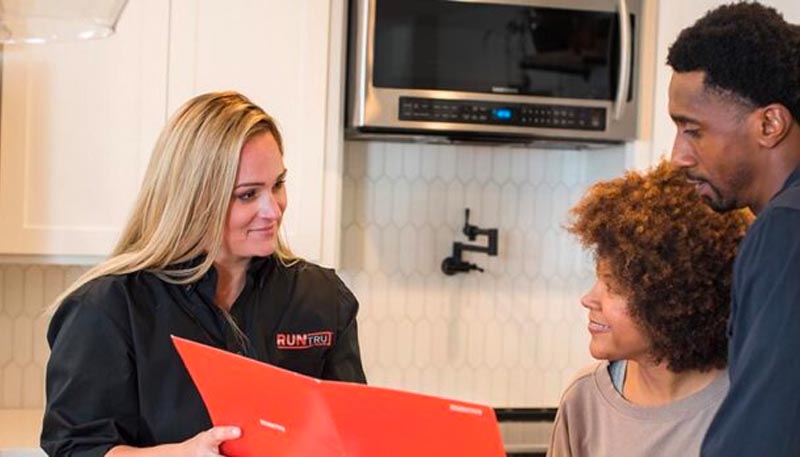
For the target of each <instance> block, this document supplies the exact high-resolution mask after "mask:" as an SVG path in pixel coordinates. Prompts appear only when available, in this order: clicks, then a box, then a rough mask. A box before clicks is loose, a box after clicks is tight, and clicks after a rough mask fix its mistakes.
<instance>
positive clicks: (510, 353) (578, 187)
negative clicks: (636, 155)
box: [339, 142, 625, 407]
mask: <svg viewBox="0 0 800 457" xmlns="http://www.w3.org/2000/svg"><path fill="white" fill-rule="evenodd" d="M624 162H625V153H624V148H623V147H621V146H617V147H609V148H607V149H594V150H556V149H546V150H539V149H531V148H521V147H508V146H491V147H489V146H465V145H457V146H453V145H430V144H413V143H408V144H402V143H382V142H348V143H347V144H346V152H345V176H344V182H343V203H342V256H341V258H342V261H341V268H340V270H339V273H340V274H341V276H342V277H343V278H344V280H345V282H346V283H347V284H348V285H349V286H350V287H351V288H352V289H353V292H354V293H355V294H356V296H357V297H358V299H359V301H360V303H361V309H360V314H359V316H360V318H359V331H360V335H361V337H360V340H361V348H362V356H363V359H364V365H365V369H366V371H367V376H368V378H369V381H370V383H371V384H374V385H380V386H386V387H394V388H401V389H408V390H413V391H418V392H423V393H428V394H433V395H444V396H451V397H457V398H460V399H463V400H470V401H477V402H482V403H488V404H491V405H494V406H516V407H520V406H527V407H539V406H556V405H557V404H558V400H559V397H560V394H561V390H562V389H563V387H564V386H565V384H566V383H567V382H568V381H569V379H570V378H571V377H572V375H573V374H574V373H575V371H576V370H578V369H579V368H581V367H582V366H583V365H585V364H587V363H589V362H590V361H591V358H590V356H589V353H588V347H587V345H588V334H587V331H586V313H585V311H584V310H583V308H581V306H580V304H579V298H580V296H581V295H582V293H583V292H584V291H585V290H586V289H587V288H588V287H589V286H590V285H591V282H592V280H593V277H594V266H593V264H592V260H591V257H590V255H588V254H587V253H585V252H583V251H582V249H581V248H580V246H579V245H578V244H577V243H576V242H575V241H574V240H573V239H572V238H571V237H570V236H569V235H568V234H567V233H566V232H565V231H564V230H563V229H562V226H563V224H564V223H565V221H566V216H567V211H568V210H569V208H570V207H571V206H572V205H573V204H574V203H575V202H576V201H577V200H578V199H579V198H580V196H581V195H582V194H583V192H584V191H585V190H586V188H587V187H588V185H589V184H591V183H593V182H595V181H597V180H601V179H608V178H611V177H615V176H617V175H619V174H620V173H621V172H622V171H623V169H624ZM466 207H469V208H470V210H471V215H470V222H471V223H472V224H476V225H478V226H481V227H483V228H498V229H499V255H498V256H497V257H487V256H486V255H483V254H475V253H467V254H465V258H466V259H467V260H468V261H471V262H475V263H477V264H478V265H480V266H481V267H483V268H484V269H485V270H486V271H485V272H484V273H478V272H471V273H468V274H460V275H456V276H451V277H448V276H445V275H444V274H443V273H442V272H441V271H440V264H441V262H442V260H443V259H444V258H445V257H447V256H448V255H450V252H451V249H452V243H453V241H463V242H468V241H467V239H466V237H464V235H463V234H462V233H461V228H462V226H463V224H464V208H466ZM475 243H480V244H485V243H486V238H485V237H479V238H478V240H476V242H475Z"/></svg>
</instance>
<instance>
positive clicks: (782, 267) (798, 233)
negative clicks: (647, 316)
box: [701, 171, 800, 457]
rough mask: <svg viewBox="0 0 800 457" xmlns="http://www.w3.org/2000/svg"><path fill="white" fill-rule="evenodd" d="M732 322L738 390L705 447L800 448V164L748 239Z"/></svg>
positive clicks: (776, 455) (776, 453) (722, 451)
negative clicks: (799, 167)
mask: <svg viewBox="0 0 800 457" xmlns="http://www.w3.org/2000/svg"><path fill="white" fill-rule="evenodd" d="M728 330H729V337H730V341H729V344H728V361H729V374H730V381H731V384H730V391H729V392H728V395H727V397H726V398H725V400H724V401H723V403H722V405H721V406H720V409H719V411H718V412H717V415H716V416H715V417H714V420H713V421H712V423H711V427H710V428H709V430H708V433H707V434H706V438H705V440H704V442H703V448H702V452H701V455H703V456H706V457H711V456H714V457H716V456H720V457H723V456H724V457H729V456H739V455H741V456H769V457H782V456H798V455H800V390H798V389H799V388H800V171H795V172H794V173H792V175H791V176H789V178H788V179H787V181H786V183H785V184H784V186H783V188H782V189H781V190H780V191H779V192H778V194H777V195H775V197H773V198H772V200H771V201H770V202H769V204H768V205H767V207H766V208H765V209H764V210H763V211H762V212H761V213H760V214H759V215H758V218H757V219H756V221H755V222H754V223H753V225H752V226H751V227H750V229H749V230H748V232H747V235H746V236H745V238H744V240H743V241H742V245H741V247H740V249H739V253H738V255H737V257H736V262H735V264H734V270H733V293H732V303H731V320H730V323H729V326H728Z"/></svg>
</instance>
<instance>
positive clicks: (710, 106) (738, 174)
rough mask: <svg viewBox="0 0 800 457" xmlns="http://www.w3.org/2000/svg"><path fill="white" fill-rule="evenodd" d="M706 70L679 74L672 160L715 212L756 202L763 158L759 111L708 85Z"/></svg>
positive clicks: (673, 91)
mask: <svg viewBox="0 0 800 457" xmlns="http://www.w3.org/2000/svg"><path fill="white" fill-rule="evenodd" d="M704 80H705V73H703V72H700V71H691V72H685V73H678V72H676V73H674V74H673V75H672V80H671V82H670V86H669V113H670V116H671V117H672V119H673V120H674V121H675V125H676V126H677V133H676V135H675V142H674V144H673V146H672V163H673V165H675V166H676V167H678V168H681V169H683V170H684V171H685V173H686V175H687V177H688V179H689V182H691V183H692V184H694V185H695V188H696V190H697V192H698V193H699V194H700V196H701V197H703V199H704V200H705V201H706V202H707V203H708V204H709V206H711V207H712V208H713V209H714V210H715V211H719V212H725V211H730V210H732V209H736V208H743V207H745V206H749V205H751V204H752V198H751V195H750V193H751V189H750V188H751V187H752V183H753V180H754V170H755V161H756V160H757V159H758V146H757V143H756V139H755V138H754V137H753V136H752V135H751V132H752V131H753V122H754V116H753V115H752V112H753V110H751V109H748V107H747V106H746V105H745V104H744V103H742V102H740V101H738V100H736V99H735V98H734V96H733V95H730V96H725V95H722V94H720V93H717V92H715V91H713V90H710V89H708V88H707V87H705V84H704Z"/></svg>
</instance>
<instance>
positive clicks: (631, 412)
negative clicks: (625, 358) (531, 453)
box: [547, 361, 728, 457]
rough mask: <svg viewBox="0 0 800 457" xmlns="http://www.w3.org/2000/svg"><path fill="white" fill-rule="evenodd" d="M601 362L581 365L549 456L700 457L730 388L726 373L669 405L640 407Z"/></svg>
mask: <svg viewBox="0 0 800 457" xmlns="http://www.w3.org/2000/svg"><path fill="white" fill-rule="evenodd" d="M608 365H609V364H608V362H607V361H605V362H599V363H596V364H593V365H591V366H589V367H587V368H584V369H583V370H581V371H580V372H579V373H578V375H577V376H576V378H575V380H574V381H573V382H572V383H571V384H570V385H569V386H568V387H567V389H566V391H565V392H564V395H563V397H562V399H561V405H560V406H559V408H558V414H557V415H556V421H555V425H554V428H553V436H552V438H551V441H550V449H549V451H548V454H547V455H548V456H549V457H567V456H575V457H589V456H590V457H606V456H607V457H643V456H648V457H657V456H665V457H673V456H678V455H680V456H697V455H699V454H700V443H701V442H702V440H703V435H705V432H706V429H707V428H708V424H709V423H710V422H711V419H712V418H713V416H714V413H715V412H716V411H717V408H719V405H720V403H721V402H722V399H723V398H724V396H725V393H726V392H727V391H728V376H727V373H726V372H723V373H722V374H720V375H719V376H718V377H717V378H716V379H714V380H713V381H712V382H711V383H710V384H709V385H708V386H706V387H705V388H703V389H702V390H700V391H698V392H695V393H694V394H692V395H689V396H688V397H685V398H682V399H680V400H677V401H674V402H672V403H669V404H667V405H664V406H637V405H634V404H632V403H630V402H628V401H627V400H625V398H623V397H622V395H620V394H619V392H617V390H616V389H615V388H614V385H613V383H612V380H611V376H610V374H609V370H608Z"/></svg>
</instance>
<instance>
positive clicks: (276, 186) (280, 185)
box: [272, 179, 286, 190]
mask: <svg viewBox="0 0 800 457" xmlns="http://www.w3.org/2000/svg"><path fill="white" fill-rule="evenodd" d="M284 184H286V180H285V179H281V180H280V181H278V182H276V183H275V185H274V186H272V189H273V190H281V189H283V185H284Z"/></svg>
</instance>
